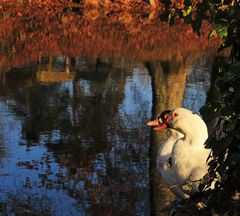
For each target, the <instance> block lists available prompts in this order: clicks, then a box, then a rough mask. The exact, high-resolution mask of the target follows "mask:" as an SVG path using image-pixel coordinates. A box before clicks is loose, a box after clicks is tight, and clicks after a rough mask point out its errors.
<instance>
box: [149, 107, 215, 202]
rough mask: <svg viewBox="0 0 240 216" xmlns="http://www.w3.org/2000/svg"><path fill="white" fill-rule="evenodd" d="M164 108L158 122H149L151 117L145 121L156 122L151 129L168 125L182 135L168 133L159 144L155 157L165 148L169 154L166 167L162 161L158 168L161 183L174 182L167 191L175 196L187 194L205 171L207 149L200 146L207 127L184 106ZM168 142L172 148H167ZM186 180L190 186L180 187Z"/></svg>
mask: <svg viewBox="0 0 240 216" xmlns="http://www.w3.org/2000/svg"><path fill="white" fill-rule="evenodd" d="M166 112H167V113H165V117H164V119H163V121H162V122H161V121H159V123H158V126H156V124H155V125H154V124H153V122H154V121H152V123H151V122H149V123H148V125H149V126H156V127H155V130H157V129H164V128H172V129H174V130H176V131H177V132H180V133H181V134H183V135H182V136H179V134H178V135H177V137H176V136H175V135H172V136H170V137H169V139H168V140H167V141H166V142H165V143H167V144H165V143H164V146H161V147H160V149H159V154H160V155H159V156H158V160H162V159H164V153H166V152H169V156H168V158H171V166H169V168H168V169H166V165H165V166H162V168H161V167H160V168H159V171H160V172H161V174H162V178H163V181H164V183H165V184H167V185H168V186H169V187H171V186H173V185H175V186H174V187H172V188H171V191H172V192H173V193H174V194H175V195H176V196H178V197H180V198H187V197H188V196H189V195H191V194H192V193H194V192H196V191H198V185H199V182H200V181H198V180H200V179H201V178H202V177H203V176H204V175H205V174H206V172H207V169H208V166H207V163H206V160H207V157H208V155H209V153H210V150H208V149H205V148H204V143H205V141H206V139H207V137H208V132H207V127H206V124H205V123H204V121H203V120H202V119H201V117H199V116H198V115H197V114H194V113H193V112H192V111H190V110H187V109H185V108H181V107H180V108H176V109H174V110H173V111H171V112H170V111H166ZM155 122H156V121H155ZM166 146H167V147H166ZM171 146H172V150H170V149H171ZM168 147H169V148H168ZM167 149H168V150H167ZM163 150H164V151H163ZM186 182H190V183H191V188H190V190H184V188H183V185H184V183H186ZM170 184H171V185H170Z"/></svg>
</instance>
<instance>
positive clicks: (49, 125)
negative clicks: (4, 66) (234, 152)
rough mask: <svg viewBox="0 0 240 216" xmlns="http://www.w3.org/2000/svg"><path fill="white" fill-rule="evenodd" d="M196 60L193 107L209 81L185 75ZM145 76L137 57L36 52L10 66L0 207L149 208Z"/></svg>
mask: <svg viewBox="0 0 240 216" xmlns="http://www.w3.org/2000/svg"><path fill="white" fill-rule="evenodd" d="M202 61H204V59H201V60H200V63H198V64H197V65H195V66H192V67H191V68H189V77H190V78H191V77H192V78H191V79H189V81H188V83H187V84H186V91H185V100H184V103H185V105H189V106H190V108H191V105H192V104H191V103H192V102H193V101H194V100H195V98H196V97H198V96H197V95H192V94H200V95H202V96H201V97H202V99H201V98H199V100H198V103H199V104H194V105H193V109H194V108H195V109H196V108H197V109H199V106H201V105H202V103H204V101H205V99H206V90H207V89H208V88H209V86H204V85H205V84H204V85H203V83H205V82H203V81H204V80H203V79H204V77H202V78H201V76H199V74H198V76H197V77H200V80H199V79H198V80H194V78H193V77H194V76H193V75H192V74H193V73H194V74H195V75H196V73H200V72H201V71H204V69H205V70H206V62H205V63H201V62H202ZM49 68H51V70H49ZM206 74H208V75H209V73H206ZM206 79H209V77H206ZM151 82H152V81H151V76H150V74H149V71H148V69H147V68H146V66H145V65H144V64H143V63H141V62H138V61H132V62H123V61H122V60H112V61H108V60H104V61H103V60H100V59H97V60H95V61H93V60H92V61H87V60H85V59H81V58H65V57H44V58H42V59H41V60H40V61H39V62H35V63H29V64H28V65H26V66H23V67H20V68H18V69H13V70H11V71H9V72H8V73H7V74H6V77H5V81H4V82H2V83H1V84H0V90H1V91H0V110H1V112H0V119H1V122H0V141H1V142H0V154H1V160H0V161H1V167H0V179H1V184H0V203H1V205H2V206H1V211H2V212H3V213H7V214H9V215H11V214H13V215H14V213H15V214H18V213H19V212H26V213H29V212H30V213H42V214H46V215H104V214H109V215H115V214H116V212H118V213H119V214H120V215H150V213H151V204H150V183H149V182H150V174H149V169H150V166H149V163H150V162H149V161H150V158H149V147H150V129H149V128H147V126H146V122H147V121H148V120H149V119H151V117H152V101H153V95H152V85H151ZM191 90H192V91H191ZM193 90H194V91H195V93H194V92H193Z"/></svg>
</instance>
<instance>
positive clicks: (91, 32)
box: [0, 0, 219, 71]
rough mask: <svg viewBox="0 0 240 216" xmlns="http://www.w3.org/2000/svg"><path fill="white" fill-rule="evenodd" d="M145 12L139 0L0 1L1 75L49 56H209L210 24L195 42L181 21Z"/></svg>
mask: <svg viewBox="0 0 240 216" xmlns="http://www.w3.org/2000/svg"><path fill="white" fill-rule="evenodd" d="M93 2H94V1H93ZM93 2H92V3H93ZM98 3H99V2H98ZM96 5H97V6H96ZM151 8H152V7H151V5H150V4H147V3H146V2H143V1H125V3H124V2H123V1H119V2H115V3H112V4H110V3H108V4H107V1H105V2H104V4H100V6H99V4H95V5H94V4H90V3H89V2H88V1H86V2H83V3H81V4H79V3H74V2H71V1H69V0H61V1H60V0H59V1H51V0H44V1H43V0H42V1H37V0H35V1H33V0H32V1H31V0H28V1H24V0H21V1H20V0H19V1H17V2H16V1H3V2H2V3H0V19H1V22H0V35H1V37H0V44H1V49H0V52H1V55H0V56H1V57H0V65H1V71H5V70H6V69H7V68H9V66H10V65H11V67H17V66H19V65H23V64H25V63H27V62H30V61H36V60H38V59H39V58H41V56H49V55H50V56H60V55H63V56H78V57H86V58H96V57H106V58H129V57H134V58H137V59H142V60H146V59H159V58H160V57H161V59H169V58H170V57H171V56H179V55H182V54H183V53H193V52H195V53H201V52H205V53H206V52H215V50H214V49H213V48H215V47H216V46H217V45H218V44H219V41H218V40H215V41H208V40H207V33H208V31H209V29H210V24H208V23H204V25H203V28H202V37H198V36H197V35H196V34H194V33H193V31H192V29H191V28H190V27H189V26H188V25H186V24H184V23H183V22H181V21H178V22H177V23H176V25H175V26H174V27H170V26H169V25H168V24H167V23H162V22H160V20H159V13H160V11H161V7H159V8H158V9H156V10H155V9H154V10H153V9H151Z"/></svg>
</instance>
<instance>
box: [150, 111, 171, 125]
mask: <svg viewBox="0 0 240 216" xmlns="http://www.w3.org/2000/svg"><path fill="white" fill-rule="evenodd" d="M170 114H171V110H165V111H163V112H162V113H161V114H160V115H159V116H158V118H157V119H156V120H153V121H150V122H148V123H147V125H148V126H150V127H154V128H153V129H154V130H163V129H166V128H169V127H170V125H169V118H170Z"/></svg>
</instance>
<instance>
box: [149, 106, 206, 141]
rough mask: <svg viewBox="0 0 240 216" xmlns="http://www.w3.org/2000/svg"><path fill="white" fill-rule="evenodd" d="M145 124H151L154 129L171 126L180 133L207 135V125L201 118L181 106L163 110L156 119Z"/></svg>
mask: <svg viewBox="0 0 240 216" xmlns="http://www.w3.org/2000/svg"><path fill="white" fill-rule="evenodd" d="M147 125H148V126H153V127H154V130H162V129H166V128H172V129H175V130H177V131H178V132H180V133H182V134H188V135H191V136H193V135H197V134H199V132H200V134H201V136H202V137H204V138H207V136H208V132H207V127H206V124H205V122H204V121H203V120H202V118H201V117H200V116H199V115H197V114H196V113H193V112H192V111H191V110H188V109H185V108H183V107H178V108H176V109H173V110H166V111H163V112H162V113H161V115H160V116H159V117H158V118H157V119H156V120H154V121H150V122H148V123H147Z"/></svg>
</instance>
